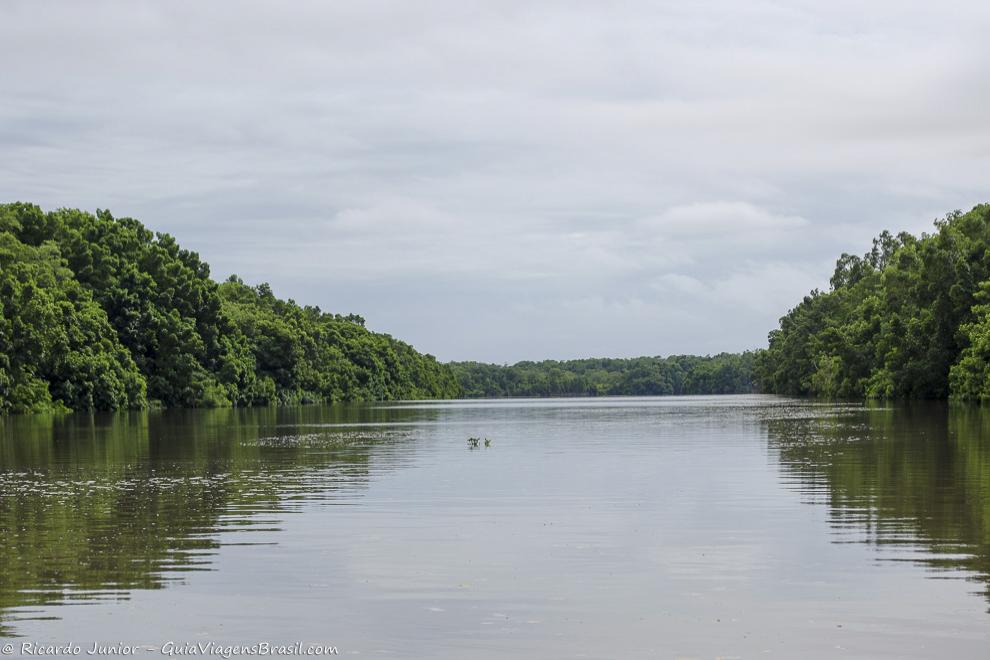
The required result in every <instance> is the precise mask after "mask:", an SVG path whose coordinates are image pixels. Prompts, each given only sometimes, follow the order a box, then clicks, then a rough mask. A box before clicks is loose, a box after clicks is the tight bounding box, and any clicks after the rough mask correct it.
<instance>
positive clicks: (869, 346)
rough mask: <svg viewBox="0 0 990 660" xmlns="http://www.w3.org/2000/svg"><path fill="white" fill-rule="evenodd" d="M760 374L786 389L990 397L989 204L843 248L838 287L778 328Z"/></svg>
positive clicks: (809, 299) (777, 389)
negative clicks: (861, 246) (919, 229)
mask: <svg viewBox="0 0 990 660" xmlns="http://www.w3.org/2000/svg"><path fill="white" fill-rule="evenodd" d="M756 373H757V380H758V381H759V383H760V386H761V388H762V389H763V390H764V391H766V392H773V393H779V394H797V395H815V396H823V397H837V398H852V399H863V398H873V399H905V398H928V399H944V398H955V399H960V400H974V401H987V400H988V399H990V205H988V204H982V205H979V206H977V207H975V208H974V209H973V210H971V211H970V212H968V213H962V212H959V211H957V212H954V213H951V214H949V215H947V216H946V217H945V218H943V219H941V220H938V221H936V223H935V231H934V232H933V233H931V234H928V233H925V234H922V235H921V237H920V238H919V237H915V236H912V235H911V234H909V233H906V232H902V233H900V234H897V235H893V234H891V233H889V232H884V233H882V234H881V235H880V236H879V237H878V238H876V239H875V240H874V241H873V248H872V249H871V250H870V251H869V252H867V253H866V254H864V255H863V256H861V257H860V256H855V255H850V254H843V255H842V256H841V257H840V258H839V260H838V262H837V264H836V267H835V273H834V274H833V275H832V280H831V287H830V289H829V291H827V292H822V291H817V290H816V291H812V292H811V293H810V294H809V295H808V296H806V297H805V298H804V300H802V301H801V303H800V304H798V305H797V306H796V307H795V308H794V309H792V310H790V311H789V312H788V313H787V315H786V316H784V317H783V318H782V319H781V320H780V327H779V328H778V329H777V330H774V331H773V332H771V333H770V344H769V348H768V349H767V350H766V351H764V352H762V353H761V354H760V356H759V358H758V360H757V364H756Z"/></svg>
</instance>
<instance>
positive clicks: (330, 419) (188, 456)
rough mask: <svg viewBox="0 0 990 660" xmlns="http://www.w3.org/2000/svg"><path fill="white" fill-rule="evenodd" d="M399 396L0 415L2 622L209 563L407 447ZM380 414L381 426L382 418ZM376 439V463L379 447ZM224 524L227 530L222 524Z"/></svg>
mask: <svg viewBox="0 0 990 660" xmlns="http://www.w3.org/2000/svg"><path fill="white" fill-rule="evenodd" d="M402 417H403V412H402V411H401V410H393V411H387V410H376V409H373V408H368V407H339V408H334V409H332V410H331V409H329V408H318V407H310V408H296V409H252V410H213V411H176V412H167V413H160V412H150V413H149V412H143V413H129V414H118V415H107V416H79V415H70V416H61V417H57V416H52V417H45V416H25V417H11V418H7V419H4V420H0V557H2V559H3V570H2V571H0V635H2V636H11V635H13V634H14V632H15V631H14V629H13V628H12V626H11V623H12V622H13V621H15V620H20V619H28V618H32V617H37V616H41V615H42V612H41V611H38V609H37V608H39V607H41V606H45V605H52V604H71V603H75V602H92V601H98V600H105V599H123V598H126V597H127V594H128V593H129V592H130V591H131V590H134V589H160V588H162V587H163V586H165V585H166V584H167V583H169V582H170V581H173V580H177V579H181V578H182V575H183V574H185V573H188V572H190V571H197V570H209V569H210V557H211V555H213V554H214V553H215V552H216V551H217V548H219V547H220V546H221V545H229V544H233V543H252V542H254V541H253V540H252V537H251V535H250V534H231V533H233V532H250V531H251V530H255V529H272V528H276V527H277V525H278V524H279V516H280V515H282V514H284V513H285V512H287V511H290V510H291V509H292V508H293V505H294V503H297V502H298V501H299V500H300V499H312V498H321V499H333V498H334V497H338V496H349V495H352V494H353V493H354V492H356V491H360V490H361V489H362V488H363V487H364V485H365V484H366V483H367V480H368V476H369V472H370V471H371V470H372V469H389V468H390V466H391V465H393V464H395V463H401V462H402V461H403V460H408V455H409V452H410V451H412V450H411V448H410V447H398V446H397V445H403V444H406V442H407V441H408V439H409V437H410V436H409V431H408V430H403V429H402V428H401V426H400V427H399V428H395V427H391V426H389V425H390V424H392V423H394V422H396V421H401V418H402ZM383 424H384V425H385V426H381V425H383ZM373 449H378V450H379V454H380V455H379V456H378V457H377V463H376V465H375V467H374V468H373V467H372V466H371V461H372V458H371V453H372V450H373ZM221 532H224V533H223V534H221Z"/></svg>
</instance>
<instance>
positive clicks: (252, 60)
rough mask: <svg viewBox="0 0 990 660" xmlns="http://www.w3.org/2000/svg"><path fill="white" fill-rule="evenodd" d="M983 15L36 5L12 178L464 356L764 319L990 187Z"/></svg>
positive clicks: (28, 29)
mask: <svg viewBox="0 0 990 660" xmlns="http://www.w3.org/2000/svg"><path fill="white" fill-rule="evenodd" d="M988 26H990V5H987V4H986V3H981V2H975V1H969V2H967V1H962V0H950V1H949V2H947V3H942V4H940V5H938V6H937V7H936V6H934V5H930V4H926V3H920V2H913V1H912V2H908V3H907V4H905V3H904V2H901V1H898V2H894V1H893V0H878V1H877V2H871V3H868V4H866V5H864V4H862V3H853V2H851V1H847V0H836V1H835V2H830V3H820V2H811V1H810V0H792V1H791V2H787V3H779V2H771V1H769V0H758V1H756V2H751V3H744V4H740V3H737V2H730V1H728V0H703V1H700V2H695V3H675V2H646V1H645V0H620V1H618V2H615V3H610V4H609V5H608V6H607V7H606V6H604V5H600V4H595V3H574V2H570V1H565V0H560V1H556V0H551V1H548V2H540V3H532V2H521V1H515V0H500V1H498V2H495V1H492V2H485V1H481V2H467V3H465V2H454V1H453V0H439V1H437V2H431V3H428V4H425V5H424V4H421V3H419V4H410V3H403V2H398V1H387V0H371V1H369V2H360V3H325V2H318V1H316V0H313V1H301V2H295V3H292V5H291V7H286V6H285V5H284V4H282V3H276V2H264V1H262V2H234V1H233V0H227V1H225V0H218V1H216V2H210V3H197V2H170V3H160V4H155V3H132V2H123V1H119V2H118V1H111V0H95V1H94V2H88V3H56V2H45V1H38V0H31V1H17V0H14V1H11V2H6V3H3V5H2V6H0V62H2V64H0V67H2V71H3V74H4V94H3V97H2V99H0V149H2V150H3V153H4V176H3V177H0V198H3V199H23V200H32V201H36V202H38V203H41V204H43V205H45V206H48V207H54V206H63V205H64V206H81V207H85V208H89V209H94V208H96V207H102V208H107V207H109V208H110V209H112V210H113V211H114V212H115V213H117V214H118V215H133V216H136V217H139V218H140V219H142V220H143V221H145V222H146V223H147V224H148V225H149V226H151V227H153V228H155V229H158V230H164V231H169V232H171V233H173V234H175V235H176V236H178V237H179V239H180V240H181V241H182V243H183V244H184V245H188V246H189V247H191V248H192V249H196V250H198V251H199V252H200V253H201V254H202V255H203V256H204V258H206V259H207V260H208V261H210V263H211V264H212V265H213V267H214V268H213V270H214V273H215V274H216V275H218V276H223V275H226V274H228V273H230V272H237V273H239V274H241V275H242V276H243V277H245V278H246V279H248V280H252V281H261V280H268V281H270V282H271V283H272V284H273V286H274V288H275V290H276V291H277V292H279V293H280V294H283V295H288V296H292V297H293V298H295V299H297V300H300V301H305V302H310V303H313V304H318V305H320V306H321V307H323V308H324V309H331V310H339V311H357V312H361V313H362V314H364V315H365V316H366V317H367V318H368V320H369V324H370V325H371V326H372V327H376V328H379V329H382V330H386V331H389V332H391V333H393V334H395V335H397V336H400V337H403V338H407V339H409V340H411V341H412V342H413V343H415V344H416V345H417V346H419V347H422V348H424V349H426V350H429V351H430V352H433V353H435V354H437V355H438V356H440V357H442V358H477V359H489V360H497V361H504V360H508V361H512V360H515V359H520V358H523V357H527V358H532V357H543V356H554V357H568V356H580V355H587V354H602V355H605V354H613V355H630V354H640V353H647V354H658V353H669V352H696V351H701V352H704V351H709V350H720V349H721V348H726V349H730V348H731V349H737V348H744V347H747V346H757V345H761V344H763V343H764V341H765V336H766V332H767V330H769V329H770V328H771V327H772V326H773V325H774V324H775V323H776V319H777V318H778V317H779V316H780V315H781V314H782V313H783V312H784V311H786V308H787V307H789V306H790V305H792V304H793V303H794V302H796V301H797V300H799V299H800V296H801V295H802V294H803V293H805V292H806V290H807V289H808V288H810V287H811V286H816V285H817V286H827V282H828V276H829V274H830V272H831V266H832V263H833V261H834V259H835V257H836V256H837V255H838V254H839V253H841V252H843V251H850V252H862V251H864V250H865V249H866V248H867V247H868V245H869V239H870V237H871V236H873V235H875V234H876V233H878V232H879V231H880V230H882V229H884V228H891V229H894V230H898V229H901V228H907V229H911V230H915V231H916V230H918V229H921V228H924V227H926V226H927V225H929V224H930V221H931V220H932V219H934V218H935V217H936V216H938V215H941V214H942V213H944V212H946V211H948V210H951V209H954V208H965V207H967V206H970V205H972V204H974V203H977V202H980V201H984V199H985V196H986V181H985V172H987V171H988V170H990V123H988V122H986V120H985V118H984V117H983V114H984V113H983V108H985V107H987V106H988V104H990V83H988V78H987V76H986V75H985V62H986V61H988V60H990V46H988V45H987V42H986V39H985V38H984V36H983V35H984V34H985V30H986V28H987V27H988ZM727 310H731V313H732V317H731V323H727V322H726V318H725V315H726V314H727V313H728V312H727Z"/></svg>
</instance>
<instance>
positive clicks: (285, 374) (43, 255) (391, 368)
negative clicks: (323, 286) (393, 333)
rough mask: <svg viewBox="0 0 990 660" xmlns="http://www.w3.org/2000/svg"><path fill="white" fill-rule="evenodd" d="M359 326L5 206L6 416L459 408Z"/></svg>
mask: <svg viewBox="0 0 990 660" xmlns="http://www.w3.org/2000/svg"><path fill="white" fill-rule="evenodd" d="M459 391H460V388H459V387H458V384H457V381H456V380H454V377H453V375H452V373H451V371H450V369H449V368H448V367H446V366H444V365H441V364H439V363H438V362H437V361H436V359H435V358H434V357H433V356H431V355H423V354H420V353H418V352H417V351H416V350H414V349H413V348H412V347H411V346H409V345H408V344H405V343H403V342H401V341H398V340H396V339H393V338H392V337H390V336H389V335H386V334H379V333H375V332H370V331H369V330H367V329H366V328H365V327H364V320H363V319H362V318H361V317H359V316H355V315H347V316H341V315H338V314H328V313H325V312H323V311H321V310H320V309H319V308H318V307H310V306H300V305H297V304H296V303H295V302H293V301H292V300H280V299H278V298H276V297H275V295H274V294H273V293H272V291H271V288H270V287H269V286H268V285H266V284H262V285H260V286H256V287H251V286H248V285H246V284H245V283H244V282H242V281H241V280H240V279H239V278H237V277H231V278H230V279H229V280H228V281H226V282H224V283H222V284H219V283H217V282H214V281H213V280H212V279H210V269H209V266H208V265H207V264H206V263H204V262H203V261H202V260H200V258H199V256H198V255H197V254H196V253H195V252H191V251H189V250H185V249H182V248H181V247H180V246H179V245H178V243H177V242H176V241H175V239H174V238H172V237H171V236H169V235H168V234H161V233H158V234H156V233H153V232H151V231H149V230H148V229H146V228H145V227H144V226H143V225H142V224H141V223H140V222H138V221H137V220H134V219H132V218H114V217H113V216H112V215H111V214H110V213H109V212H108V211H98V212H97V213H96V214H95V215H93V214H91V213H86V212H83V211H79V210H74V209H59V210H56V211H51V212H47V213H46V212H43V211H42V210H41V209H40V208H39V207H37V206H34V205H31V204H21V203H17V204H5V205H0V413H5V412H40V411H51V410H66V409H71V410H114V409H121V408H143V407H147V406H197V407H199V406H210V407H215V406H232V405H259V404H271V403H303V402H318V401H325V402H332V401H342V400H368V399H374V400H381V399H399V398H434V397H451V396H456V395H457V394H458V393H459Z"/></svg>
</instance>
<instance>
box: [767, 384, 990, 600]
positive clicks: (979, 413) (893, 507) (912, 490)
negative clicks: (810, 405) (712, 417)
mask: <svg viewBox="0 0 990 660" xmlns="http://www.w3.org/2000/svg"><path fill="white" fill-rule="evenodd" d="M767 425H768V431H769V438H770V447H771V449H773V450H775V451H776V452H778V453H779V461H780V465H781V467H782V469H783V472H784V474H785V476H786V478H787V481H788V483H789V484H790V485H791V486H792V487H793V488H794V489H796V490H798V491H799V492H801V493H802V494H803V495H804V496H805V497H806V498H807V499H808V500H809V501H812V502H816V503H824V504H826V505H827V506H828V510H829V519H830V523H831V526H832V530H833V533H834V534H835V541H836V542H853V543H868V544H871V545H873V546H874V547H875V548H876V549H877V551H878V558H879V559H880V560H881V561H910V562H917V563H919V564H922V565H924V566H926V567H928V568H929V570H930V571H931V572H932V573H933V576H934V577H958V576H960V575H961V576H965V577H967V578H968V579H971V580H973V581H974V582H976V583H978V584H979V585H980V586H979V590H980V591H981V592H982V593H983V595H984V596H985V597H987V598H988V599H990V411H988V410H986V409H981V408H975V407H963V406H958V407H957V406H950V405H946V404H937V403H917V404H913V405H908V406H898V407H896V408H895V407H880V406H875V407H866V408H858V407H854V408H847V407H838V408H836V409H835V410H834V411H832V412H831V414H828V411H823V410H822V409H821V408H817V409H804V410H803V412H800V413H798V414H790V415H780V416H778V417H776V418H774V419H770V420H769V421H768V422H767Z"/></svg>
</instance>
